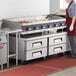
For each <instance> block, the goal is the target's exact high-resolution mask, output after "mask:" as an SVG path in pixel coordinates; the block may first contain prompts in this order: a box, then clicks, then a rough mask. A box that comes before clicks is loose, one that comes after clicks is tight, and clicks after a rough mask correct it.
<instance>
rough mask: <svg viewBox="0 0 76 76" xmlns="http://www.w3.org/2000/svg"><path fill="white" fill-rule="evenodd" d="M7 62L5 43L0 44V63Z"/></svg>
mask: <svg viewBox="0 0 76 76" xmlns="http://www.w3.org/2000/svg"><path fill="white" fill-rule="evenodd" d="M5 63H7V44H0V65H1V64H5Z"/></svg>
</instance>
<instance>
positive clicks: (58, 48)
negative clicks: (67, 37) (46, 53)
mask: <svg viewBox="0 0 76 76" xmlns="http://www.w3.org/2000/svg"><path fill="white" fill-rule="evenodd" d="M60 50H62V46H61V47H55V48H54V51H60Z"/></svg>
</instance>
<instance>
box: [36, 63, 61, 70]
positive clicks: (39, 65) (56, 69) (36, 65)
mask: <svg viewBox="0 0 76 76" xmlns="http://www.w3.org/2000/svg"><path fill="white" fill-rule="evenodd" d="M36 66H41V67H45V68H49V69H55V70H58V71H59V70H62V69H59V68H54V67H48V66H44V65H39V64H36Z"/></svg>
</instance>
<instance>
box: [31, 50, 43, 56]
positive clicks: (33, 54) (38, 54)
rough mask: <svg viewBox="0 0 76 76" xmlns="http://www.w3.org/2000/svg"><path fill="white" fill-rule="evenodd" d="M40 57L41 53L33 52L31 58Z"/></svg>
mask: <svg viewBox="0 0 76 76" xmlns="http://www.w3.org/2000/svg"><path fill="white" fill-rule="evenodd" d="M41 55H42V51H37V52H33V53H32V57H35V56H36V57H37V56H41Z"/></svg>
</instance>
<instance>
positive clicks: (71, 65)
mask: <svg viewBox="0 0 76 76" xmlns="http://www.w3.org/2000/svg"><path fill="white" fill-rule="evenodd" d="M75 66H76V59H70V58H68V57H67V56H61V57H56V58H51V59H46V60H39V61H37V60H36V62H35V63H34V62H33V63H31V64H30V63H29V64H26V65H20V66H16V68H15V67H14V68H12V69H8V70H5V71H2V72H0V76H22V74H23V76H76V67H75Z"/></svg>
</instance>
